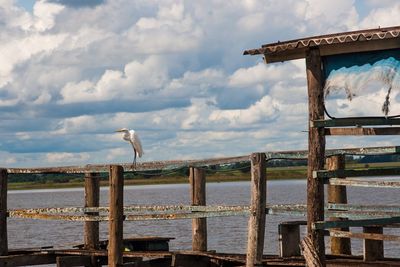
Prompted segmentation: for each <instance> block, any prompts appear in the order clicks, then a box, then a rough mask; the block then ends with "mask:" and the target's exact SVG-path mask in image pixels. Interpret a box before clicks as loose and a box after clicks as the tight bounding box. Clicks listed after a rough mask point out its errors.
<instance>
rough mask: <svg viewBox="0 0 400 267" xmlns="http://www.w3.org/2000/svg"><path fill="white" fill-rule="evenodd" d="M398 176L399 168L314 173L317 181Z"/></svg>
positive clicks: (320, 171) (399, 173)
mask: <svg viewBox="0 0 400 267" xmlns="http://www.w3.org/2000/svg"><path fill="white" fill-rule="evenodd" d="M393 175H395V176H397V175H400V168H399V167H390V168H379V169H361V170H350V169H349V170H319V171H315V172H314V173H313V177H314V178H315V179H329V178H343V177H363V176H393Z"/></svg>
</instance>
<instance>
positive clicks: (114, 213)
mask: <svg viewBox="0 0 400 267" xmlns="http://www.w3.org/2000/svg"><path fill="white" fill-rule="evenodd" d="M109 173H110V177H109V179H110V199H109V201H110V203H109V205H110V215H109V217H110V218H109V238H108V266H111V267H116V266H120V265H122V264H123V261H122V256H123V222H124V169H123V168H122V166H118V165H111V166H110V171H109Z"/></svg>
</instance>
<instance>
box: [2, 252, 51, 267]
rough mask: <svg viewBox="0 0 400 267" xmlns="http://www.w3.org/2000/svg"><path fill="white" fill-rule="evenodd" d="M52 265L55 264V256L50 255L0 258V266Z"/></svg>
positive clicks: (23, 255)
mask: <svg viewBox="0 0 400 267" xmlns="http://www.w3.org/2000/svg"><path fill="white" fill-rule="evenodd" d="M54 263H56V256H55V255H51V254H41V253H38V254H29V255H26V254H22V255H9V256H0V266H32V265H43V264H54Z"/></svg>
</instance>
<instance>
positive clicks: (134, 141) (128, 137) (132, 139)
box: [115, 128, 143, 165]
mask: <svg viewBox="0 0 400 267" xmlns="http://www.w3.org/2000/svg"><path fill="white" fill-rule="evenodd" d="M115 132H120V133H124V135H123V136H122V139H124V140H125V141H128V142H129V143H131V145H132V148H133V151H134V153H135V156H134V159H133V165H136V157H137V156H138V157H139V158H141V157H142V156H143V148H142V142H140V138H139V136H138V134H137V133H136V132H135V131H134V130H129V129H127V128H121V129H118V130H116V131H115Z"/></svg>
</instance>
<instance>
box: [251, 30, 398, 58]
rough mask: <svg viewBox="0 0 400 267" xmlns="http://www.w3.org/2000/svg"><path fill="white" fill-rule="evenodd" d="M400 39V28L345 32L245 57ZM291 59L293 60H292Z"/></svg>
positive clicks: (264, 49)
mask: <svg viewBox="0 0 400 267" xmlns="http://www.w3.org/2000/svg"><path fill="white" fill-rule="evenodd" d="M399 37H400V26H396V27H389V28H378V29H369V30H362V31H352V32H343V33H336V34H328V35H321V36H315V37H309V38H304V39H296V40H291V41H285V42H277V43H271V44H265V45H262V46H261V47H260V48H256V49H250V50H246V51H244V55H259V54H264V55H274V54H283V53H288V54H293V53H297V51H296V50H299V51H305V50H306V49H307V48H309V47H316V46H318V47H322V46H331V45H336V44H339V45H340V44H343V45H346V44H350V43H355V42H368V41H374V40H385V39H393V38H399ZM290 59H291V58H290Z"/></svg>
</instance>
